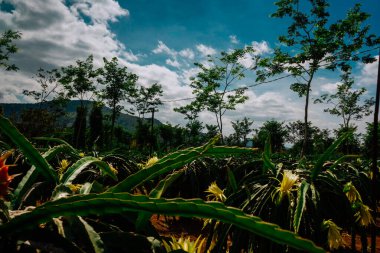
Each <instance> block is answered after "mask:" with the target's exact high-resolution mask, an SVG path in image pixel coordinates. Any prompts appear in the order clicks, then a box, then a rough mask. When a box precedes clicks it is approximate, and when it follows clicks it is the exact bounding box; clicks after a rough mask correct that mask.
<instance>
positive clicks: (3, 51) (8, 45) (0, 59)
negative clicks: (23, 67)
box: [0, 30, 21, 71]
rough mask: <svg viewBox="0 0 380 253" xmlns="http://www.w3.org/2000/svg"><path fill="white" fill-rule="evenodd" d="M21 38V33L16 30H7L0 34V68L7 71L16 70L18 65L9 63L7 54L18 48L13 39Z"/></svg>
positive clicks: (14, 51)
mask: <svg viewBox="0 0 380 253" xmlns="http://www.w3.org/2000/svg"><path fill="white" fill-rule="evenodd" d="M20 38H21V33H20V32H17V31H12V30H7V31H5V32H3V33H2V34H1V36H0V68H3V69H5V70H7V71H11V70H13V71H16V70H18V67H16V65H14V64H9V56H10V55H11V54H14V53H16V52H17V50H18V48H17V46H16V45H15V44H14V41H15V40H18V39H20Z"/></svg>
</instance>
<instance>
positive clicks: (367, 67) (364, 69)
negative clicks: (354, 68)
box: [357, 56, 379, 85]
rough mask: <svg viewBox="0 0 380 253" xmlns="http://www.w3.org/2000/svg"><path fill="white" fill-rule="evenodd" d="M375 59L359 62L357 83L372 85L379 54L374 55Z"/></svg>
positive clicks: (374, 79) (374, 80) (376, 70)
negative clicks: (364, 62) (367, 62)
mask: <svg viewBox="0 0 380 253" xmlns="http://www.w3.org/2000/svg"><path fill="white" fill-rule="evenodd" d="M376 59H377V61H375V62H373V63H369V64H359V67H360V68H361V70H360V76H359V78H358V80H357V83H358V84H359V85H374V84H376V82H377V72H378V64H379V56H376Z"/></svg>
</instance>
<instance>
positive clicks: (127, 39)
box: [0, 0, 380, 133]
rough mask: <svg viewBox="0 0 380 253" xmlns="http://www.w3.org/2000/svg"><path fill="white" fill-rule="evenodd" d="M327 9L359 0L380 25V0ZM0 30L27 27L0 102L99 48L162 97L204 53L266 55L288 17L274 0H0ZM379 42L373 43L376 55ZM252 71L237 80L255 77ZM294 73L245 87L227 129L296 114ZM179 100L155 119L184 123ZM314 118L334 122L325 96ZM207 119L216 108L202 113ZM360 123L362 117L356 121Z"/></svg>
mask: <svg viewBox="0 0 380 253" xmlns="http://www.w3.org/2000/svg"><path fill="white" fill-rule="evenodd" d="M330 2H331V3H330V4H331V7H330V13H331V14H332V15H331V16H332V19H340V18H343V17H344V15H345V13H346V11H347V9H348V8H350V7H352V6H353V5H354V3H357V2H360V3H362V8H363V10H364V11H366V12H368V13H370V14H371V15H372V16H371V17H370V18H369V20H368V24H370V25H371V32H372V33H375V34H377V35H380V22H379V21H380V14H379V11H378V10H380V1H373V0H366V1H353V0H346V1H340V0H333V1H330ZM0 8H1V9H0V31H2V30H5V29H14V30H18V31H21V32H22V33H23V37H22V39H21V40H20V41H19V42H18V46H19V48H20V52H19V53H18V54H17V55H15V56H14V57H13V59H12V60H13V61H14V62H15V63H16V64H17V65H18V66H19V67H20V71H18V72H17V73H11V72H4V71H3V72H1V73H0V74H1V75H2V77H3V78H2V79H3V80H2V81H0V85H1V86H2V92H1V94H0V95H1V98H2V101H3V102H27V101H28V98H25V97H22V96H20V95H19V94H20V93H21V91H22V90H23V89H37V84H36V82H35V81H34V80H33V79H32V76H33V74H34V73H36V71H37V69H38V68H39V67H43V68H47V69H49V68H54V67H61V66H67V65H69V64H72V63H74V61H75V60H77V59H84V58H86V57H87V56H88V55H90V54H93V55H94V57H95V62H96V64H98V65H99V66H100V64H101V59H102V57H107V58H111V57H113V56H117V57H119V59H120V61H121V63H122V64H123V65H125V66H127V67H128V68H129V69H130V70H131V71H133V72H134V73H136V74H138V75H139V76H140V80H139V82H140V84H141V85H149V84H151V83H153V82H159V83H161V84H162V85H163V87H164V98H163V100H165V101H168V100H175V99H177V98H184V97H191V96H192V94H191V89H190V87H189V86H188V85H189V77H191V76H193V75H194V74H196V73H197V69H196V68H194V65H193V63H194V62H202V61H204V60H205V55H206V54H209V53H211V54H215V55H217V54H218V53H219V52H220V51H228V50H230V49H232V48H242V47H244V46H246V45H250V46H253V47H254V48H255V49H256V50H257V53H258V54H261V55H263V56H270V54H271V52H272V50H273V49H274V48H275V47H276V46H277V45H278V44H277V38H278V36H279V35H282V34H285V33H286V29H287V26H288V24H289V23H288V21H287V20H285V19H275V18H270V17H269V16H270V14H271V13H273V12H274V11H275V10H276V6H275V5H274V2H273V1H257V0H256V1H252V0H238V1H233V2H232V1H227V0H198V1H195V0H193V1H189V0H183V1H179V0H128V1H114V0H97V1H89V0H66V1H64V0H33V1H22V0H0ZM377 54H378V52H377V51H374V52H373V55H377ZM353 73H354V75H355V78H356V80H357V87H359V86H364V87H366V88H367V89H368V91H369V92H368V94H367V96H371V95H373V92H374V87H375V82H376V75H377V63H374V64H370V65H366V66H364V65H360V64H357V65H355V66H354V70H353ZM253 77H254V76H253V75H252V74H250V75H248V78H246V79H245V80H243V81H242V82H241V83H240V84H239V85H249V84H253V83H254V78H253ZM291 82H292V80H291V79H284V80H281V81H279V82H274V83H271V84H268V85H262V86H258V87H255V88H252V89H250V90H249V91H248V92H247V94H248V95H249V97H250V99H249V101H247V103H246V104H244V105H241V106H239V107H238V108H237V110H236V111H235V112H229V113H227V114H226V116H225V124H226V131H227V133H230V132H231V125H230V121H231V120H238V119H241V118H243V117H244V116H247V117H249V118H251V119H252V120H254V121H255V124H254V125H255V127H259V126H260V125H262V123H263V122H264V121H265V120H268V119H272V118H273V119H277V120H280V121H285V122H289V121H294V120H302V117H303V109H302V107H303V104H304V99H300V98H298V96H297V95H296V94H294V93H293V92H291V91H290V90H289V84H290V83H291ZM338 82H339V72H333V73H327V72H325V71H324V72H321V73H320V74H319V75H318V76H317V78H316V79H315V83H314V84H313V86H314V87H315V88H313V92H312V95H313V96H314V97H318V96H319V95H321V94H322V93H326V92H333V91H334V89H335V88H336V85H337V84H338ZM184 103H186V101H185V102H183V101H182V102H171V103H169V102H167V103H165V105H164V106H163V107H162V108H160V112H159V113H158V114H157V117H158V119H160V120H161V121H163V122H166V121H168V122H171V123H173V124H184V123H185V121H184V120H183V117H182V115H180V114H178V113H174V112H173V108H174V107H177V106H181V105H184ZM310 115H311V119H312V122H313V123H314V124H316V125H318V126H320V127H323V128H329V129H333V128H336V127H337V126H338V124H339V123H341V122H340V119H339V118H336V117H331V116H329V115H328V114H326V113H324V112H323V106H322V105H311V108H310ZM201 120H202V121H204V122H205V123H208V124H212V123H214V120H213V116H212V115H210V114H207V113H203V114H202V115H201ZM357 125H358V126H359V129H360V130H363V129H364V127H365V121H363V122H357Z"/></svg>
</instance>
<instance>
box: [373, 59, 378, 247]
mask: <svg viewBox="0 0 380 253" xmlns="http://www.w3.org/2000/svg"><path fill="white" fill-rule="evenodd" d="M379 60H380V53H379V58H378V60H377V63H378V69H377V88H376V101H375V113H374V117H373V135H372V136H373V138H372V151H373V153H372V182H371V191H372V194H371V195H372V210H373V219H374V221H375V222H376V217H377V203H376V202H377V198H376V192H377V189H376V188H377V186H376V180H377V177H378V169H377V156H378V134H377V129H378V127H379V99H380V63H379ZM375 252H376V224H373V225H372V226H371V253H375Z"/></svg>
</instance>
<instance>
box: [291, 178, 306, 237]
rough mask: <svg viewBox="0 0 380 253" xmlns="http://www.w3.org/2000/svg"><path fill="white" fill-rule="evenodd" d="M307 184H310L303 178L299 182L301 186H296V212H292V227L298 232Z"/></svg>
mask: <svg viewBox="0 0 380 253" xmlns="http://www.w3.org/2000/svg"><path fill="white" fill-rule="evenodd" d="M309 186H310V184H309V183H308V182H306V180H303V181H302V183H301V186H300V187H299V188H298V191H297V206H296V212H295V214H294V219H293V227H294V231H295V232H296V233H298V229H299V227H300V224H301V219H302V214H303V211H304V210H305V205H306V194H307V191H308V190H309Z"/></svg>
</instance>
